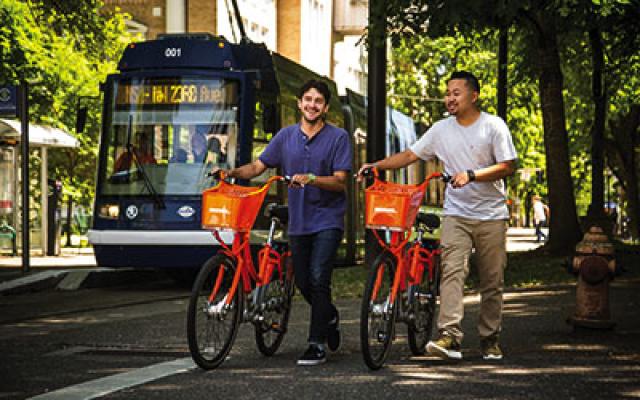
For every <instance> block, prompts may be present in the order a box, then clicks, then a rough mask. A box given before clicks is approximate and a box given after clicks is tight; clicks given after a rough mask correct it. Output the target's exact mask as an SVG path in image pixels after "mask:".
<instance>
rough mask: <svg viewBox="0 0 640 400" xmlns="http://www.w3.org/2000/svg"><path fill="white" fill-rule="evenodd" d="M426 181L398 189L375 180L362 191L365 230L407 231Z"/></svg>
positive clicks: (414, 216) (414, 217) (388, 183)
mask: <svg viewBox="0 0 640 400" xmlns="http://www.w3.org/2000/svg"><path fill="white" fill-rule="evenodd" d="M426 187H427V181H425V182H423V183H421V184H419V185H402V184H398V183H391V182H384V181H381V180H379V179H378V178H377V173H376V178H375V181H374V183H373V185H371V186H369V187H368V188H367V189H365V191H364V194H365V225H366V227H367V228H369V229H389V230H392V231H408V230H409V229H411V227H412V226H413V223H414V221H415V219H416V215H418V210H419V209H420V204H422V200H423V199H424V192H425V189H426Z"/></svg>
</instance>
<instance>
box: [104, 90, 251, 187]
mask: <svg viewBox="0 0 640 400" xmlns="http://www.w3.org/2000/svg"><path fill="white" fill-rule="evenodd" d="M114 85H115V86H114V90H113V93H114V97H113V99H112V101H111V106H112V107H113V109H112V111H111V112H110V113H109V114H108V116H107V118H106V122H105V123H106V124H107V126H109V127H110V129H107V130H106V131H105V133H104V137H105V138H106V140H105V143H107V145H106V146H107V147H106V148H104V151H105V152H106V153H107V155H108V156H107V157H106V160H105V161H106V162H105V164H103V165H104V166H101V167H100V168H101V171H100V172H99V173H100V174H101V176H103V177H104V180H103V182H104V184H103V185H101V187H100V188H99V190H100V191H101V193H102V194H109V195H127V196H137V195H148V194H149V193H150V192H156V193H158V194H160V195H169V194H171V195H174V194H188V195H192V194H199V193H201V192H202V190H203V189H205V188H207V187H209V186H210V185H211V178H209V177H207V176H206V173H207V172H208V171H210V170H211V168H213V166H214V165H216V164H217V165H219V166H220V167H223V168H231V167H235V164H236V160H235V158H236V155H237V135H238V122H239V113H238V88H239V84H238V82H236V81H233V80H223V79H213V78H211V79H209V78H207V79H205V78H202V79H187V78H149V79H137V80H136V79H133V80H122V81H119V82H115V83H114ZM174 89H176V90H174ZM174 95H175V96H174ZM139 132H145V136H147V137H148V138H147V139H145V140H144V142H145V145H144V146H148V149H149V152H151V153H152V156H153V158H154V159H155V160H156V162H154V163H153V164H150V163H149V164H146V165H142V163H140V164H141V165H140V166H138V165H136V164H134V165H131V166H130V168H129V169H128V170H127V173H120V172H119V171H116V168H115V167H116V166H117V165H116V161H117V159H118V157H120V156H121V155H122V154H123V153H124V152H125V151H126V148H127V142H130V143H131V144H133V145H134V147H138V148H141V149H142V148H143V145H142V144H138V143H137V140H138V139H139V137H140V135H139ZM145 148H146V147H145ZM134 161H135V160H134Z"/></svg>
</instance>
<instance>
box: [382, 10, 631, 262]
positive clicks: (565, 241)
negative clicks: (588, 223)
mask: <svg viewBox="0 0 640 400" xmlns="http://www.w3.org/2000/svg"><path fill="white" fill-rule="evenodd" d="M639 4H640V3H639V2H638V1H637V0H608V1H607V0H593V1H591V0H578V1H575V0H571V1H569V0H555V1H546V2H538V1H522V2H503V1H489V2H465V1H456V0H447V1H443V0H413V1H412V0H392V1H388V2H386V7H387V15H389V16H390V19H389V22H388V27H389V28H388V32H389V34H390V35H391V36H392V37H393V38H396V39H395V40H396V41H397V38H401V37H404V36H409V35H415V34H416V33H422V32H426V34H427V35H428V36H430V37H432V38H440V37H444V36H453V35H454V33H455V32H456V31H458V32H463V33H465V34H468V33H473V32H483V31H484V30H485V29H492V30H496V31H498V30H501V31H503V32H504V29H505V26H512V31H513V30H514V29H515V30H516V35H515V37H516V39H517V38H519V37H522V38H523V39H524V41H523V42H524V46H523V47H524V49H525V54H529V55H530V56H528V57H527V56H525V58H527V64H525V65H521V68H522V69H523V70H524V71H526V72H529V70H530V72H532V74H531V76H532V77H533V78H535V79H537V81H538V85H539V96H540V103H541V110H542V115H543V120H544V139H545V148H546V151H545V153H546V163H547V177H548V179H549V195H550V206H551V209H552V218H551V237H550V241H549V245H548V247H549V249H550V250H552V251H554V252H566V251H571V250H572V249H573V246H574V244H575V243H576V241H577V240H578V239H579V238H580V236H581V234H580V228H579V225H578V221H577V212H576V204H575V194H574V193H575V192H574V190H573V184H572V179H571V172H572V166H574V165H576V164H580V163H584V158H582V157H583V155H584V153H583V152H582V149H581V148H580V151H579V152H578V157H580V158H579V159H577V158H576V154H575V153H572V152H570V149H571V146H572V144H577V145H579V146H582V145H583V144H584V140H583V139H578V140H577V141H576V140H575V138H576V137H578V138H580V137H588V136H586V135H584V134H581V133H580V132H577V133H573V132H572V134H571V135H569V132H568V131H567V127H566V124H567V121H566V118H565V114H564V112H565V99H564V93H563V91H566V90H567V87H566V86H565V85H564V75H565V72H563V70H562V68H563V66H565V65H566V63H565V62H564V61H563V59H562V55H563V53H564V54H566V53H567V51H566V49H567V48H569V49H570V50H573V49H574V48H575V47H576V46H580V45H581V43H582V42H581V40H578V41H577V42H572V43H567V42H566V41H564V39H566V38H571V39H575V38H576V37H579V36H580V35H583V36H587V35H588V33H589V32H590V35H588V36H587V37H589V38H590V41H588V43H590V45H591V46H590V55H591V57H589V60H590V62H591V69H590V70H588V73H589V74H590V76H592V77H593V79H592V82H593V85H592V90H591V91H590V92H589V93H590V94H589V97H590V100H589V101H590V102H592V104H593V107H590V108H589V109H591V110H593V117H592V118H586V119H587V120H588V121H591V132H593V135H592V136H591V137H592V138H595V140H593V148H594V149H599V148H601V147H602V146H600V145H599V143H600V142H599V138H600V137H602V130H603V125H604V121H605V120H606V109H605V108H603V104H606V98H607V97H606V96H607V93H606V92H605V89H604V88H606V83H605V84H603V82H602V81H603V78H606V77H607V76H609V75H608V74H609V72H610V71H609V70H607V69H604V68H603V67H602V62H601V60H602V58H603V55H604V54H607V55H613V54H626V57H622V58H618V59H617V60H619V61H622V60H629V58H630V57H631V58H632V57H633V56H634V54H635V57H637V49H638V40H640V39H638V38H639V37H640V32H639V31H638V29H639V28H638V24H637V21H638V17H639V16H638V13H639V12H640V11H639V10H640V7H639V6H638V5H639ZM633 21H635V22H633ZM370 29H375V27H370ZM624 29H626V30H627V31H628V33H627V32H626V31H625V32H624V33H623V32H622V30H624ZM621 37H622V38H624V40H619V39H616V38H621ZM600 39H603V40H602V41H600ZM561 42H562V47H561V46H560V45H559V43H561ZM614 50H615V51H614ZM514 53H515V52H513V51H512V52H511V54H514ZM607 61H612V60H611V59H608V60H607ZM613 64H614V65H617V64H618V63H617V62H615V61H614V62H613ZM607 65H608V64H607ZM529 66H531V67H532V68H529ZM635 68H637V63H636V67H635ZM569 73H570V72H569ZM633 76H634V75H627V78H626V79H627V80H628V79H630V78H629V77H633ZM635 76H637V74H636V75H635ZM582 78H584V75H583V76H582ZM631 79H632V80H633V78H631ZM582 80H584V79H582ZM617 81H618V82H620V81H622V82H624V81H625V80H623V79H621V76H618V80H617ZM569 90H571V88H569ZM631 91H633V89H631ZM578 103H580V104H585V103H581V102H574V104H578ZM577 119H578V120H579V119H582V120H584V118H577ZM587 140H588V139H587ZM571 150H573V149H571ZM593 154H595V159H594V160H593V166H594V169H593V175H594V176H597V177H598V179H601V175H602V173H601V172H600V171H601V168H600V165H602V162H601V161H600V160H601V158H599V157H598V153H597V152H594V153H593ZM582 179H583V180H588V179H589V177H587V176H583V177H582ZM579 184H581V183H580V182H579ZM579 187H582V186H579ZM594 189H595V190H594V191H593V195H594V200H595V203H598V202H600V203H601V200H599V199H601V198H602V195H601V193H602V185H600V184H599V182H595V187H594ZM596 207H597V206H596Z"/></svg>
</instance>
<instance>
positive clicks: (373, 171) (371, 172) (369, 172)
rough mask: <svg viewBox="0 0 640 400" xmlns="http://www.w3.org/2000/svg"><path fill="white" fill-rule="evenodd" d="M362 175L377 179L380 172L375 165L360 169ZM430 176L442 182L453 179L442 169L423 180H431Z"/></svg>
mask: <svg viewBox="0 0 640 400" xmlns="http://www.w3.org/2000/svg"><path fill="white" fill-rule="evenodd" d="M362 176H363V177H364V178H371V177H373V178H374V179H378V178H379V176H380V172H379V171H378V168H376V167H369V168H366V169H364V170H363V171H362ZM432 178H440V179H442V181H443V182H444V183H449V182H451V180H452V179H453V177H452V176H451V175H449V174H447V173H446V172H444V171H442V172H436V173H433V174H431V175H429V176H428V177H427V178H426V179H425V181H428V180H431V179H432Z"/></svg>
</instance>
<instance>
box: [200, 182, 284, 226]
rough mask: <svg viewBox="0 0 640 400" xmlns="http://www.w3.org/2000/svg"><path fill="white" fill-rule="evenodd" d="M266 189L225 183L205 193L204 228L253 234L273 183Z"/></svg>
mask: <svg viewBox="0 0 640 400" xmlns="http://www.w3.org/2000/svg"><path fill="white" fill-rule="evenodd" d="M278 179H281V177H279V176H273V177H271V178H269V180H268V181H267V183H266V184H265V185H264V186H262V187H253V186H240V185H232V184H230V183H228V182H225V181H224V180H220V182H219V183H218V184H217V185H216V186H214V187H212V188H210V189H207V190H205V191H204V192H202V227H203V228H204V229H229V230H234V231H237V232H247V231H249V230H251V227H252V226H253V223H254V222H255V220H256V217H257V216H258V212H259V211H260V207H261V206H262V202H263V201H264V197H265V196H266V194H267V192H268V189H269V186H270V185H271V182H273V181H274V180H278Z"/></svg>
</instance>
